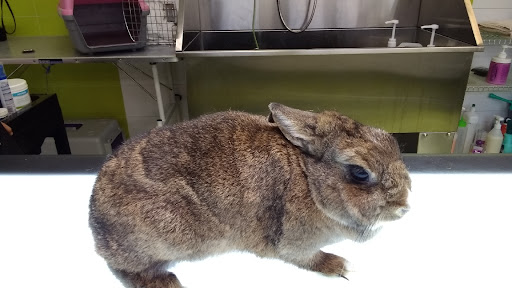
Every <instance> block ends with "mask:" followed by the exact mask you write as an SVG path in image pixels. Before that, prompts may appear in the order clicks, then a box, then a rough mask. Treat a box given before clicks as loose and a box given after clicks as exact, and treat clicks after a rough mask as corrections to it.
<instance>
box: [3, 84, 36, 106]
mask: <svg viewBox="0 0 512 288" xmlns="http://www.w3.org/2000/svg"><path fill="white" fill-rule="evenodd" d="M8 82H9V87H10V88H11V94H12V98H13V99H14V105H16V110H20V109H21V108H23V107H25V106H27V105H28V104H30V102H31V100H30V93H28V85H27V81H25V79H16V78H15V79H8Z"/></svg>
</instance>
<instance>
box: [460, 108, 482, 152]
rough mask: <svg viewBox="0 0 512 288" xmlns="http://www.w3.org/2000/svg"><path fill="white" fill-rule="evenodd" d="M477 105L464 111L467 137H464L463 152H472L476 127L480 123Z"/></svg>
mask: <svg viewBox="0 0 512 288" xmlns="http://www.w3.org/2000/svg"><path fill="white" fill-rule="evenodd" d="M475 110H476V105H475V104H473V105H471V109H470V110H469V111H467V112H464V114H463V115H464V116H463V117H464V121H466V123H467V124H466V137H465V138H464V148H463V149H462V153H470V152H471V148H472V147H473V142H474V140H475V134H476V128H477V125H478V120H479V119H478V114H476V112H475Z"/></svg>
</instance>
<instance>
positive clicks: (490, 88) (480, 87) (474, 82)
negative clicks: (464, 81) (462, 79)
mask: <svg viewBox="0 0 512 288" xmlns="http://www.w3.org/2000/svg"><path fill="white" fill-rule="evenodd" d="M509 91H510V92H512V79H511V78H510V77H509V79H508V81H507V83H505V85H493V84H489V83H487V82H486V81H485V77H482V76H477V75H475V74H473V73H471V74H469V78H468V85H467V87H466V92H509Z"/></svg>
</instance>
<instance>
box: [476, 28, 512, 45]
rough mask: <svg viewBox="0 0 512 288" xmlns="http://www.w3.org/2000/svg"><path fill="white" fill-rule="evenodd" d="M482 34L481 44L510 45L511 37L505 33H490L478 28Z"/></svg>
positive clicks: (511, 42)
mask: <svg viewBox="0 0 512 288" xmlns="http://www.w3.org/2000/svg"><path fill="white" fill-rule="evenodd" d="M480 34H481V35H482V40H483V44H484V45H486V46H494V45H512V38H511V37H507V36H505V35H501V34H496V33H491V32H488V31H485V30H482V29H480Z"/></svg>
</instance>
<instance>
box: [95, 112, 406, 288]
mask: <svg viewBox="0 0 512 288" xmlns="http://www.w3.org/2000/svg"><path fill="white" fill-rule="evenodd" d="M269 108H270V112H271V114H270V116H269V119H266V118H265V117H262V116H256V115H251V114H247V113H242V112H222V113H216V114H211V115H205V116H202V117H199V118H198V119H195V120H192V121H189V122H184V123H181V124H177V125H174V126H169V127H163V128H157V129H154V130H152V131H150V132H149V133H147V134H146V135H144V136H142V137H139V138H136V139H134V140H132V141H128V142H127V143H126V144H125V145H123V146H122V147H121V148H120V149H119V150H118V151H117V152H116V153H114V155H112V156H111V157H110V158H109V159H108V161H107V162H106V163H105V164H104V166H103V168H102V169H101V171H100V173H99V175H98V178H97V180H96V184H95V186H94V191H93V195H92V197H91V202H90V218H89V221H90V226H91V229H92V231H93V234H94V239H95V242H96V249H97V252H98V253H99V254H100V255H101V256H102V257H104V258H105V260H106V261H107V263H108V265H109V267H110V268H111V269H112V271H113V272H114V274H115V275H116V276H117V277H118V278H119V279H120V280H121V281H122V282H123V283H124V285H125V286H127V287H141V288H142V287H144V288H164V287H165V288H171V287H173V288H174V287H181V284H180V282H179V281H178V279H177V277H176V275H174V274H173V273H171V272H168V271H167V269H166V268H167V265H168V264H171V263H176V262H179V261H183V260H197V259H203V258H205V257H208V256H211V255H216V254H220V253H224V252H228V251H234V250H238V251H249V252H252V253H254V254H256V255H258V256H260V257H270V258H278V259H282V260H283V261H286V262H289V263H293V264H295V265H297V266H299V267H302V268H304V269H308V270H312V271H318V272H321V273H323V274H326V275H338V276H342V277H345V276H346V274H347V273H348V271H347V269H346V267H347V261H346V260H345V259H344V258H341V257H339V256H336V255H333V254H329V253H325V252H322V251H321V250H320V248H322V247H323V246H326V245H328V244H332V243H335V242H339V241H341V240H344V239H351V240H354V241H364V240H366V239H368V238H370V237H372V236H373V235H374V234H375V233H376V232H377V231H378V230H379V228H378V227H380V224H381V223H382V222H386V221H391V220H396V219H398V218H400V217H401V216H402V215H403V214H405V213H406V212H407V210H408V204H407V196H408V191H409V189H410V187H411V181H410V178H409V174H408V172H407V170H406V167H405V165H404V163H403V162H402V159H401V155H400V151H399V149H398V145H397V142H396V140H395V139H394V138H393V137H392V136H391V135H389V134H388V133H386V132H384V131H382V130H380V129H376V128H373V127H369V126H365V125H362V124H360V123H358V122H356V121H354V120H352V119H350V118H348V117H346V116H342V115H340V114H338V113H336V112H323V113H318V114H317V113H313V112H307V111H301V110H297V109H293V108H289V107H286V106H284V105H281V104H277V103H271V104H270V105H269Z"/></svg>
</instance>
